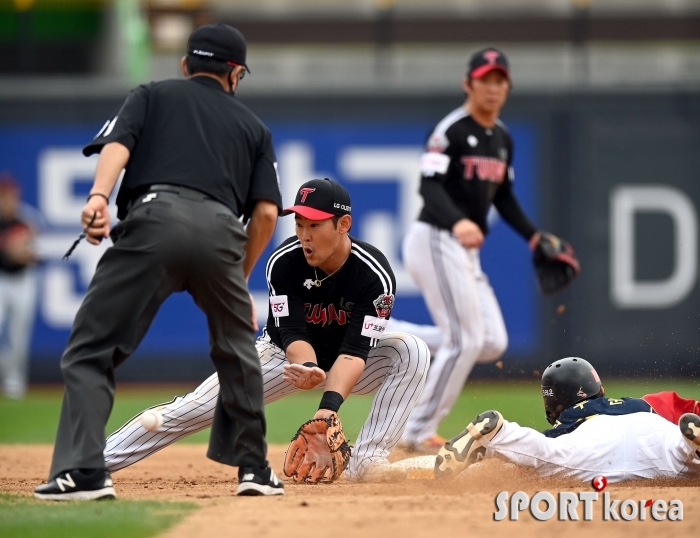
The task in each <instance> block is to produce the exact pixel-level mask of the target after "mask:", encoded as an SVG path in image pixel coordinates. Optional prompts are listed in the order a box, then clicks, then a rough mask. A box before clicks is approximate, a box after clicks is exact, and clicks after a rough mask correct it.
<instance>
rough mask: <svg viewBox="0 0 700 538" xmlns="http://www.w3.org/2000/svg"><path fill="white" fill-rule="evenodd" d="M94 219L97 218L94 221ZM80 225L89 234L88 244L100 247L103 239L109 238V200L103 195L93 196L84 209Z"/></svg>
mask: <svg viewBox="0 0 700 538" xmlns="http://www.w3.org/2000/svg"><path fill="white" fill-rule="evenodd" d="M93 217H95V220H94V221H93ZM91 221H92V224H91ZM80 223H81V224H82V225H83V229H84V230H85V233H86V234H87V235H86V238H87V240H88V242H89V243H92V244H93V245H99V244H100V241H102V239H104V238H105V237H109V210H108V209H107V199H106V198H105V197H104V196H102V195H96V196H91V197H90V199H89V200H88V201H87V204H85V207H83V213H82V216H81V219H80Z"/></svg>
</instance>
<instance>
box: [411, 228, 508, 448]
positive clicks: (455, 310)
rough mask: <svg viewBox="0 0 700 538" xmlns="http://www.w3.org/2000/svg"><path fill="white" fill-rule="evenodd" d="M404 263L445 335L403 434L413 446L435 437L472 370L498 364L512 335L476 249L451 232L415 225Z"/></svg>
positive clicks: (434, 319)
mask: <svg viewBox="0 0 700 538" xmlns="http://www.w3.org/2000/svg"><path fill="white" fill-rule="evenodd" d="M403 259H404V263H405V264H406V268H407V269H408V271H409V273H410V274H411V276H412V277H413V279H414V280H415V281H416V283H417V284H418V286H420V288H421V291H422V292H423V298H424V299H425V303H426V305H427V306H428V310H429V311H430V315H431V316H432V317H433V321H434V322H435V324H436V325H437V326H438V327H439V328H440V331H441V333H442V344H441V345H440V347H439V348H438V350H437V353H435V355H434V356H433V360H432V363H431V364H430V371H429V372H428V379H427V381H426V384H425V390H424V391H423V395H422V396H421V398H420V400H419V401H418V404H417V405H416V407H415V408H414V409H413V412H412V413H411V416H410V418H409V419H408V424H407V425H406V429H405V430H404V434H403V438H404V439H405V440H406V441H408V442H413V443H415V442H420V441H423V440H424V439H427V438H429V437H431V436H432V435H434V434H435V433H436V432H437V427H438V425H439V424H440V421H441V420H442V419H443V418H445V416H447V414H448V413H449V412H450V410H451V409H452V406H453V405H454V403H455V401H456V400H457V397H458V396H459V393H460V392H461V390H462V387H463V386H464V383H465V382H466V380H467V377H469V373H470V372H471V370H472V368H473V367H474V364H475V363H476V362H491V361H495V360H496V359H498V357H500V356H501V355H502V354H503V353H504V352H505V350H506V348H507V347H508V333H507V332H506V327H505V323H504V321H503V315H502V314H501V309H500V307H499V306H498V300H497V299H496V295H495V294H494V292H493V289H492V288H491V285H490V284H489V281H488V278H487V277H486V275H485V274H484V273H483V271H482V270H481V263H480V261H479V250H478V249H469V250H466V249H465V248H463V247H462V246H461V245H460V244H459V242H458V241H457V239H455V237H454V236H453V235H452V234H451V233H450V232H448V231H447V230H441V229H439V228H437V227H436V226H431V225H429V224H426V223H424V222H414V223H413V224H412V225H411V228H410V229H409V231H408V234H407V235H406V238H405V239H404V243H403Z"/></svg>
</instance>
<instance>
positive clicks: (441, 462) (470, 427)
mask: <svg viewBox="0 0 700 538" xmlns="http://www.w3.org/2000/svg"><path fill="white" fill-rule="evenodd" d="M501 426H503V416H502V415H501V414H500V413H499V412H498V411H484V412H483V413H481V414H480V415H477V417H476V418H475V419H474V420H472V421H471V422H470V423H469V424H467V427H466V429H465V430H464V431H463V432H462V433H460V434H458V435H456V436H455V437H453V438H452V439H450V440H449V441H447V442H446V443H445V446H443V447H442V448H441V449H440V452H438V455H437V457H436V458H435V478H446V477H449V476H451V477H454V476H457V475H458V474H459V473H461V472H462V471H463V470H464V469H466V468H467V467H469V466H470V465H471V464H472V463H476V462H477V461H480V460H481V459H483V457H484V453H485V452H486V448H484V446H483V445H481V443H480V442H479V441H481V440H482V439H485V440H487V441H488V440H490V439H492V438H493V436H494V435H496V434H497V433H498V432H499V430H500V429H501Z"/></svg>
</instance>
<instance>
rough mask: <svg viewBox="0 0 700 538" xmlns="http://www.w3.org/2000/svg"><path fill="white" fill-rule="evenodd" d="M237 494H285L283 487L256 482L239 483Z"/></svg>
mask: <svg viewBox="0 0 700 538" xmlns="http://www.w3.org/2000/svg"><path fill="white" fill-rule="evenodd" d="M236 495H250V496H255V495H284V489H283V488H273V487H272V486H261V485H260V484H256V483H254V482H245V483H244V484H238V487H237V488H236Z"/></svg>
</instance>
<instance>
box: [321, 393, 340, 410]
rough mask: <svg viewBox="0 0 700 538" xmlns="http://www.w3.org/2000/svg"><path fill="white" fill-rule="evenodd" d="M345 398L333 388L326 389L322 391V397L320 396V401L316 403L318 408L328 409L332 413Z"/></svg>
mask: <svg viewBox="0 0 700 538" xmlns="http://www.w3.org/2000/svg"><path fill="white" fill-rule="evenodd" d="M344 401H345V400H344V399H343V397H342V396H341V395H340V394H338V393H337V392H335V391H333V390H327V391H326V392H324V393H323V398H321V403H320V404H318V408H319V409H328V410H329V411H333V412H334V413H337V412H338V409H340V406H341V405H343V402H344Z"/></svg>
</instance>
